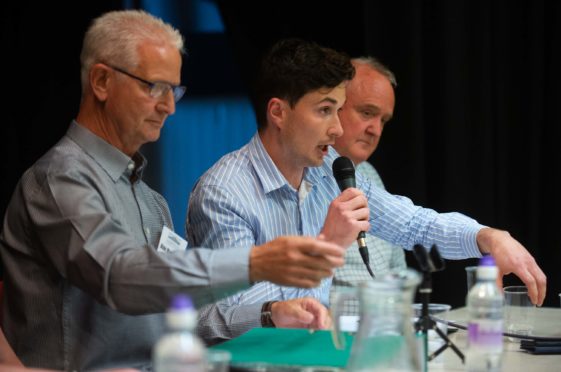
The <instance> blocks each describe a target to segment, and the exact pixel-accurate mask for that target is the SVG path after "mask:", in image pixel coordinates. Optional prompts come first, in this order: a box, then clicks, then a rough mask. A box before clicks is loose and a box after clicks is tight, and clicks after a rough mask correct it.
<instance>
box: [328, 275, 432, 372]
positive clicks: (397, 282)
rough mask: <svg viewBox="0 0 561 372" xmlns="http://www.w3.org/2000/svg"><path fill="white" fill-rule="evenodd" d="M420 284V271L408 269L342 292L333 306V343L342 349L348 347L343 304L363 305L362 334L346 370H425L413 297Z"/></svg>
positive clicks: (335, 298) (335, 297)
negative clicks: (355, 301) (342, 325)
mask: <svg viewBox="0 0 561 372" xmlns="http://www.w3.org/2000/svg"><path fill="white" fill-rule="evenodd" d="M420 280H421V278H420V275H419V274H418V273H417V272H416V271H413V270H410V269H407V270H402V271H397V272H390V273H388V274H387V275H384V276H382V277H380V278H376V279H373V280H372V281H368V282H363V283H361V285H360V286H359V287H352V288H351V287H349V288H343V289H342V290H338V292H337V293H336V294H335V296H334V298H333V301H332V304H331V309H332V316H333V320H334V330H333V342H334V344H335V347H336V348H338V349H343V348H344V347H345V345H344V342H345V338H344V337H342V336H343V335H342V334H341V329H340V321H339V319H340V316H339V315H340V313H341V312H340V309H341V308H342V305H343V302H344V301H345V300H348V299H353V298H357V297H358V299H359V302H360V318H359V324H358V331H357V333H356V335H355V337H354V341H353V345H352V348H351V354H350V357H349V362H348V364H347V368H346V370H348V371H421V370H423V362H422V358H421V355H420V354H419V349H418V346H417V342H416V338H415V335H414V332H413V325H412V322H411V319H412V317H413V314H412V302H413V295H414V293H415V289H416V287H417V285H418V284H419V283H420Z"/></svg>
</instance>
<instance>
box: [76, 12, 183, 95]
mask: <svg viewBox="0 0 561 372" xmlns="http://www.w3.org/2000/svg"><path fill="white" fill-rule="evenodd" d="M143 41H151V42H154V43H156V44H159V45H161V44H169V45H172V46H174V47H175V48H177V50H179V52H180V53H183V52H184V49H183V37H182V36H181V34H180V33H179V31H178V30H176V29H175V28H174V27H173V26H171V25H170V24H168V23H165V22H164V21H162V20H161V19H160V18H157V17H154V16H153V15H151V14H148V13H146V12H144V11H142V10H117V11H112V12H108V13H105V14H103V15H102V16H100V17H98V18H96V19H95V20H94V21H93V22H92V24H91V26H90V28H89V29H88V31H87V32H86V35H85V36H84V43H83V46H82V53H81V54H80V63H81V72H80V77H81V82H82V91H84V90H85V88H86V87H87V86H88V84H89V81H88V80H89V77H88V75H89V72H90V69H91V67H92V65H94V64H95V63H99V62H102V63H115V64H118V66H120V67H122V68H125V67H128V68H135V67H136V66H137V65H138V63H139V60H138V46H139V44H140V43H141V42H143Z"/></svg>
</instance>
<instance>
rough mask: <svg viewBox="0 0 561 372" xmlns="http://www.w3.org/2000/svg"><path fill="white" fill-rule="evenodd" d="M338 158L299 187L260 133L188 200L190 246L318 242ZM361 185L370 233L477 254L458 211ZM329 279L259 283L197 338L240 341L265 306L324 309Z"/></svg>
mask: <svg viewBox="0 0 561 372" xmlns="http://www.w3.org/2000/svg"><path fill="white" fill-rule="evenodd" d="M337 157H338V154H337V152H336V151H335V150H334V149H333V148H330V149H329V153H328V155H327V156H326V157H325V161H324V163H323V165H322V166H320V167H310V168H307V169H306V170H305V172H304V178H303V182H302V186H301V188H300V190H296V189H294V188H293V187H292V186H291V185H290V184H289V183H288V181H287V180H286V179H285V177H284V176H283V175H282V174H281V173H280V171H279V169H278V168H277V167H276V166H275V164H274V163H273V161H272V159H271V158H270V156H269V154H268V153H267V152H266V150H265V148H264V146H263V143H262V142H261V140H260V138H259V135H258V134H256V135H255V136H254V137H253V138H252V139H251V141H250V142H249V143H248V144H247V145H245V146H244V147H242V148H241V149H239V150H237V151H234V152H232V153H230V154H227V155H225V156H224V157H222V158H221V159H220V160H219V161H218V162H217V163H216V164H215V165H214V166H213V167H212V168H210V169H209V170H208V171H207V172H206V173H205V174H204V175H203V176H202V177H201V179H200V180H199V181H198V182H197V184H196V185H195V187H194V189H193V192H192V194H191V198H190V202H189V211H188V217H187V224H186V230H187V234H188V239H189V245H190V246H205V247H211V248H221V247H243V246H250V245H259V244H263V243H265V242H267V241H270V240H272V239H274V238H277V237H279V236H281V235H307V236H316V235H318V234H319V232H320V231H321V229H322V227H323V223H324V220H325V217H326V215H327V211H328V207H329V205H330V204H331V202H332V201H333V199H335V198H336V197H337V196H338V195H339V194H340V190H339V187H338V186H337V183H336V181H335V179H334V178H333V175H332V172H331V166H332V163H333V160H335V159H336V158H337ZM356 178H357V187H358V188H359V189H361V190H362V191H363V192H364V194H365V195H366V197H367V199H368V203H369V209H370V230H369V233H371V234H372V235H375V236H378V237H380V238H382V239H384V240H387V241H390V242H392V243H394V244H396V245H398V246H401V247H409V248H410V247H412V246H413V245H414V244H417V243H420V244H423V245H424V246H425V247H430V246H431V245H432V244H437V245H438V246H439V247H440V248H441V253H442V255H443V257H445V258H449V259H461V258H466V257H478V256H480V252H479V249H478V248H477V243H476V234H477V232H478V231H479V230H480V229H481V228H482V227H483V226H481V225H479V224H478V223H477V222H476V221H474V220H472V219H471V218H468V217H466V216H464V215H462V214H459V213H446V214H438V213H436V212H435V211H433V210H431V209H424V208H421V207H417V206H415V205H414V204H413V203H412V202H411V200H409V199H408V198H405V197H400V196H394V195H391V194H389V193H388V192H386V191H385V190H382V189H380V188H378V187H374V186H372V185H371V183H370V181H369V180H368V179H365V178H363V177H361V175H360V174H358V173H357V177H356ZM330 283H331V280H330V279H326V280H324V281H323V282H322V284H321V285H320V286H319V287H318V288H314V289H297V288H289V287H282V286H278V285H275V284H272V283H269V282H260V283H257V284H255V285H254V286H253V287H252V288H250V289H248V290H247V291H244V292H242V293H239V294H236V295H234V296H231V297H229V298H226V299H224V300H222V301H220V302H218V303H217V304H215V305H211V307H212V308H204V309H203V310H202V311H201V316H200V319H199V329H198V331H199V333H200V335H201V336H202V337H204V338H205V339H206V340H207V341H211V342H212V340H215V339H217V338H218V339H228V338H231V337H235V336H237V335H239V334H241V333H243V332H245V331H247V330H248V329H250V328H252V327H256V326H260V309H261V304H262V303H263V302H265V301H270V300H284V299H290V298H296V297H303V296H312V297H315V298H317V299H319V300H320V301H322V302H323V303H327V301H328V296H329V287H330Z"/></svg>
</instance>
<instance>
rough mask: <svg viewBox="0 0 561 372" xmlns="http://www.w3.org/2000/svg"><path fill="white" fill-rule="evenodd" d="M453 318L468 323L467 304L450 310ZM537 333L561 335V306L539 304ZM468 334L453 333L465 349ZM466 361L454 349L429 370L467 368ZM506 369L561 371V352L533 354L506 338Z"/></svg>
mask: <svg viewBox="0 0 561 372" xmlns="http://www.w3.org/2000/svg"><path fill="white" fill-rule="evenodd" d="M448 319H449V320H453V321H456V322H457V323H460V324H466V323H467V312H466V309H465V308H460V309H456V310H452V311H450V313H449V315H448ZM532 319H533V320H534V322H533V325H534V330H535V332H534V334H535V335H540V336H548V337H561V309H559V308H536V309H534V315H533V316H532ZM466 336H467V334H466V331H464V330H459V331H457V332H456V333H454V334H452V335H451V336H450V339H451V340H452V342H454V344H456V346H457V347H458V348H459V349H460V350H462V352H464V351H465V350H466V341H467V337H466ZM463 370H465V367H464V365H463V364H462V363H461V361H460V358H458V356H457V355H456V354H455V353H454V352H453V351H452V350H451V349H450V348H448V349H446V351H445V352H444V353H443V354H442V356H441V360H439V361H434V362H430V363H429V371H463ZM502 370H503V371H531V372H542V371H561V354H556V355H532V354H529V353H527V352H525V351H523V350H521V349H520V343H519V342H511V341H508V340H507V339H506V338H504V353H503V362H502Z"/></svg>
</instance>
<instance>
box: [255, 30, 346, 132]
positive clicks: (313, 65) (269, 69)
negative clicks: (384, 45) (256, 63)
mask: <svg viewBox="0 0 561 372" xmlns="http://www.w3.org/2000/svg"><path fill="white" fill-rule="evenodd" d="M354 74H355V70H354V67H353V65H352V64H351V60H350V58H349V56H347V55H346V54H344V53H340V52H337V51H335V50H333V49H330V48H325V47H322V46H320V45H318V44H316V43H314V42H312V41H305V40H301V39H284V40H281V41H279V42H277V43H276V44H275V45H273V47H272V48H271V49H270V51H269V52H268V53H267V55H266V56H265V58H264V59H263V61H262V63H261V70H260V72H259V75H258V77H257V79H256V83H255V91H254V93H255V96H254V97H255V111H256V116H257V128H258V129H259V130H261V129H263V128H265V126H266V125H267V105H268V103H269V100H270V99H271V98H273V97H277V98H281V99H284V100H287V101H288V103H289V104H290V106H291V107H294V105H295V104H296V102H298V100H299V99H300V98H302V96H304V95H305V94H307V93H309V92H312V91H315V90H318V89H321V88H335V87H336V86H338V85H339V84H341V83H342V82H344V81H347V80H351V79H352V78H353V76H354Z"/></svg>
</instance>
